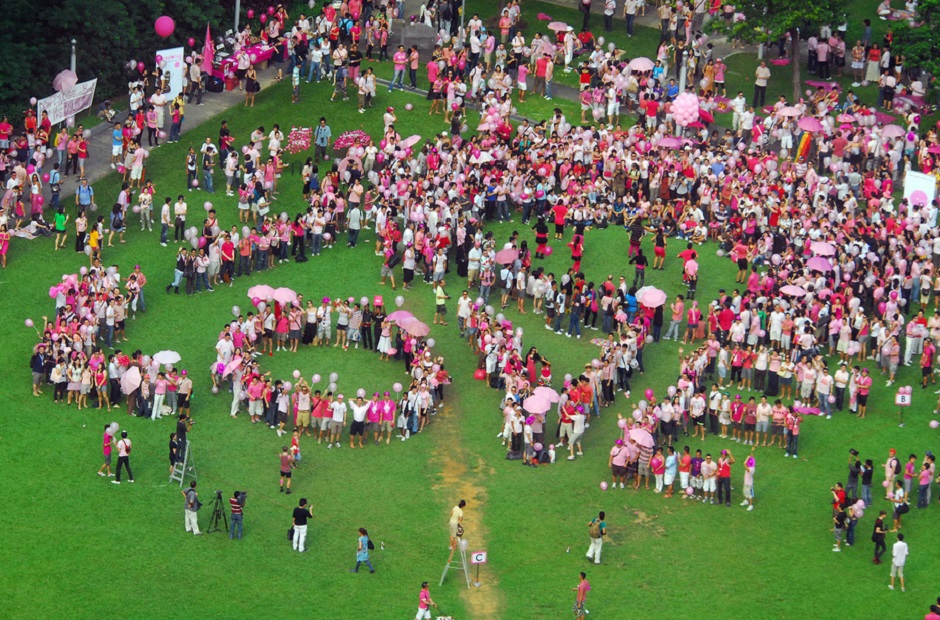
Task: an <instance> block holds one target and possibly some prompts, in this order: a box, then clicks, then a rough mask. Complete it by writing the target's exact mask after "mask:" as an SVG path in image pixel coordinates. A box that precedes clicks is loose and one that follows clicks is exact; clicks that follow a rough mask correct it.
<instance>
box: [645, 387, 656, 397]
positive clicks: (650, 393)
mask: <svg viewBox="0 0 940 620" xmlns="http://www.w3.org/2000/svg"><path fill="white" fill-rule="evenodd" d="M643 394H644V395H645V396H646V400H649V399H651V398H653V396H655V395H656V392H654V391H653V388H646V391H645V392H643Z"/></svg>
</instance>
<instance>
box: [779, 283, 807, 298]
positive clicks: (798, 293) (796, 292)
mask: <svg viewBox="0 0 940 620" xmlns="http://www.w3.org/2000/svg"><path fill="white" fill-rule="evenodd" d="M780 292H781V293H783V294H784V295H791V296H793V297H803V296H804V295H806V291H805V290H804V289H803V288H801V287H799V286H797V285H795V284H787V285H786V286H784V287H782V288H781V289H780Z"/></svg>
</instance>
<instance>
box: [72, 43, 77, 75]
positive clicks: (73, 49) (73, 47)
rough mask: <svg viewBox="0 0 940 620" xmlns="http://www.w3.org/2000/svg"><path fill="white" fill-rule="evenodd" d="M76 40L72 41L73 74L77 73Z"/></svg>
mask: <svg viewBox="0 0 940 620" xmlns="http://www.w3.org/2000/svg"><path fill="white" fill-rule="evenodd" d="M75 43H76V41H75V39H72V66H71V69H72V73H75Z"/></svg>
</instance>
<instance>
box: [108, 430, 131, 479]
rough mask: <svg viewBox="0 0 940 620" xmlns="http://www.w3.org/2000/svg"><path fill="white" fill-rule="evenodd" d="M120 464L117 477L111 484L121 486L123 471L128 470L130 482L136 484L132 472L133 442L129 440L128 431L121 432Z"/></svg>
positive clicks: (119, 444)
mask: <svg viewBox="0 0 940 620" xmlns="http://www.w3.org/2000/svg"><path fill="white" fill-rule="evenodd" d="M117 449H118V464H117V471H116V472H115V474H117V475H116V477H115V478H114V480H112V481H111V484H121V469H122V468H123V469H126V470H127V478H128V482H134V474H133V472H131V461H130V458H131V440H130V439H128V438H127V431H121V440H120V441H118V442H117Z"/></svg>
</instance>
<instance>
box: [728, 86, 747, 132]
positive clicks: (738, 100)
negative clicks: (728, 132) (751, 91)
mask: <svg viewBox="0 0 940 620" xmlns="http://www.w3.org/2000/svg"><path fill="white" fill-rule="evenodd" d="M746 109H747V99H746V98H745V97H744V93H743V92H741V91H738V96H737V97H735V98H734V99H732V100H731V110H732V111H733V115H732V117H731V128H732V129H733V130H735V131H737V130H738V129H740V128H741V119H742V117H743V116H744V111H745V110H746Z"/></svg>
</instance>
